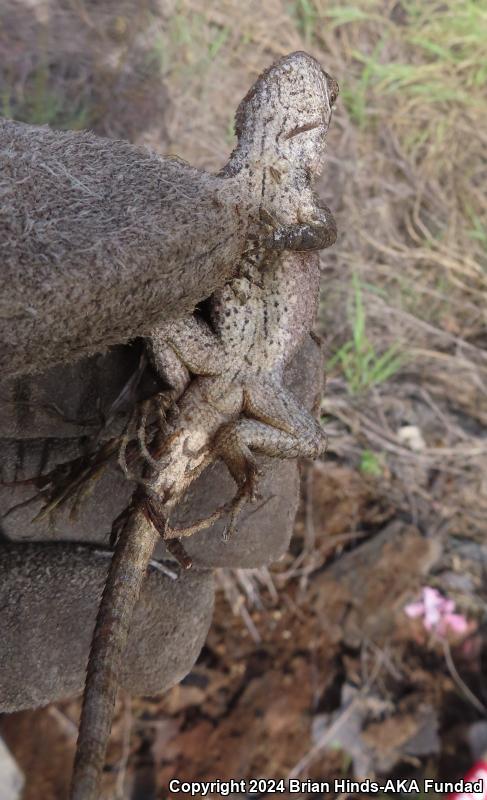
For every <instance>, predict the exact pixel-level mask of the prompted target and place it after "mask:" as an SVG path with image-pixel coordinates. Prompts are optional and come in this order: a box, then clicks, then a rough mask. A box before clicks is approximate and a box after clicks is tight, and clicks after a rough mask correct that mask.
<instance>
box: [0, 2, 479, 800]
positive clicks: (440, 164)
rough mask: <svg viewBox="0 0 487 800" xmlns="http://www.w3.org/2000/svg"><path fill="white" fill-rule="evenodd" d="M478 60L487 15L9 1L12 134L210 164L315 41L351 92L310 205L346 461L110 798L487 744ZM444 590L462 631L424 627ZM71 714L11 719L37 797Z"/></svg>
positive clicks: (334, 418)
mask: <svg viewBox="0 0 487 800" xmlns="http://www.w3.org/2000/svg"><path fill="white" fill-rule="evenodd" d="M208 5H210V8H208ZM486 43H487V11H486V9H485V6H482V4H481V3H477V2H475V0H469V2H460V1H459V0H446V2H444V3H442V4H441V5H440V4H437V3H434V2H431V3H427V4H422V3H420V2H419V0H417V2H415V1H414V0H403V1H402V2H392V1H390V2H389V1H388V0H380V1H379V0H377V1H376V0H357V2H355V3H353V4H350V5H348V4H347V5H344V4H338V3H336V4H333V3H327V2H324V0H297V2H281V0H269V2H266V3H265V4H262V3H258V2H254V0H250V2H248V3H245V4H243V3H241V2H237V0H217V1H216V2H214V3H211V4H207V3H203V2H200V0H181V1H180V2H176V1H175V2H168V1H166V0H141V2H138V3H135V2H134V1H133V0H117V2H115V0H108V1H107V2H104V3H98V2H95V0H71V2H69V0H56V2H54V0H23V1H22V2H21V1H20V0H17V2H14V0H7V2H3V3H2V6H1V8H0V52H2V56H3V57H2V59H1V60H2V66H1V68H0V70H1V71H0V81H1V84H0V102H1V103H2V106H1V112H2V113H3V114H4V115H7V116H12V117H14V118H16V119H21V120H25V121H29V122H34V123H44V122H47V123H49V124H51V125H53V126H55V127H56V126H57V127H67V128H71V127H72V128H84V127H89V128H91V129H92V130H95V131H96V132H97V133H100V134H102V135H106V136H121V137H124V138H127V139H129V140H131V141H134V142H139V143H140V142H142V143H145V144H147V145H149V146H150V147H152V148H154V149H156V150H158V151H160V152H163V153H177V154H178V155H179V156H181V157H182V158H184V159H186V160H188V161H189V162H191V163H193V164H195V165H196V166H200V167H204V168H206V169H208V170H215V169H217V168H218V167H220V166H221V165H222V164H223V163H224V162H225V160H226V157H227V154H228V153H229V151H230V150H231V148H232V144H233V141H234V138H233V127H232V126H233V122H232V117H233V110H234V108H235V105H236V99H237V98H240V97H242V96H243V95H244V94H245V92H246V90H247V89H248V87H249V85H250V84H251V82H252V81H253V80H254V79H255V77H256V76H257V74H258V73H259V72H260V71H261V70H262V69H263V68H265V67H266V66H267V65H268V64H269V63H270V62H271V61H272V60H273V59H274V58H276V57H277V56H279V55H282V54H284V53H286V52H290V51H292V50H297V49H306V50H307V51H309V52H311V53H312V54H313V55H315V56H316V57H317V58H318V59H319V60H320V61H321V63H322V64H323V66H324V67H325V68H326V69H327V71H328V72H330V73H331V74H333V75H334V76H335V77H336V78H337V79H338V81H339V83H340V88H341V94H340V99H339V102H338V105H337V109H336V113H335V115H334V119H333V123H332V128H331V130H330V134H329V148H328V157H327V167H326V170H325V173H324V176H323V178H322V179H321V183H320V186H319V187H318V190H319V193H320V195H321V196H322V197H323V199H324V200H325V202H326V203H327V204H328V205H329V206H330V208H331V209H332V211H333V213H334V215H335V217H336V219H337V224H338V229H339V240H338V242H337V245H336V246H335V247H334V248H332V250H330V251H327V252H326V253H325V254H324V255H323V259H322V302H321V308H320V319H319V321H318V324H317V332H318V333H319V334H320V335H321V336H322V337H323V338H324V342H325V352H326V360H327V387H326V391H325V397H324V400H323V406H322V416H323V424H324V427H325V429H326V431H327V432H328V435H329V450H328V454H327V456H326V458H325V459H324V460H323V461H322V462H319V463H316V464H313V465H310V464H304V465H303V466H302V476H303V489H302V504H301V509H300V512H299V515H298V519H297V522H296V534H295V537H294V540H293V544H292V548H291V552H290V553H289V554H288V555H287V556H286V557H285V558H284V559H283V560H282V561H281V562H280V563H278V564H277V565H275V566H274V567H272V569H270V570H253V571H233V572H231V571H222V572H220V573H219V574H218V581H219V587H220V591H219V594H218V601H217V607H216V612H215V617H214V623H213V626H212V629H211V631H210V635H209V638H208V641H207V644H206V646H205V648H204V649H203V652H202V654H201V656H200V659H199V661H198V663H197V665H196V666H195V668H194V670H193V671H192V672H191V674H190V675H189V676H188V677H187V678H186V679H185V680H184V681H183V683H182V684H181V685H180V686H178V687H175V688H174V689H173V690H171V691H170V692H169V693H168V694H167V695H166V696H164V697H163V698H157V699H132V700H130V698H128V697H127V696H121V697H120V698H119V702H118V710H117V719H116V724H115V726H114V731H113V737H112V744H111V749H110V752H109V759H108V766H107V770H106V774H105V787H104V788H105V792H106V797H107V798H108V797H114V798H115V797H117V798H122V797H127V798H128V797H130V798H132V800H136V799H140V800H142V798H143V799H144V800H152V798H154V799H155V798H165V797H169V796H171V795H170V794H168V793H167V790H166V787H167V784H168V781H169V780H170V779H171V778H172V777H175V776H177V777H179V778H181V779H184V780H211V779H213V780H216V779H221V780H225V779H228V778H232V777H233V778H251V777H270V778H276V779H279V778H287V777H299V778H302V779H305V778H315V779H322V780H323V779H326V780H333V779H334V778H364V777H367V776H369V777H370V776H373V775H375V776H379V777H381V778H385V777H408V778H413V777H415V778H417V779H420V778H423V777H437V778H440V779H442V780H449V779H455V778H459V777H461V776H462V775H463V774H465V772H466V770H467V769H468V768H469V766H471V765H472V764H473V763H474V760H475V758H476V757H478V756H479V755H480V754H481V753H482V752H483V751H486V752H487V731H486V729H487V679H486V664H487V636H486V632H487V581H486V574H487V545H486V539H485V529H486V519H487V480H486V474H487V472H486V465H487V435H486V422H487V399H486V397H487V391H486V383H487V352H486V345H487V329H486V309H487V303H486V294H487V292H486V287H487V229H486V227H485V218H486V216H485V212H486V210H487V208H486V206H487V202H486V195H485V179H486V172H485V149H484V148H485V145H486V142H487V139H486V133H485V131H486V130H487V124H486V123H487V104H486V103H485V85H486V82H487V68H486V66H485V65H486V63H487V59H486V56H487V52H486V50H487V44H486ZM425 587H430V588H429V590H428V589H427V591H430V595H429V596H430V597H431V596H432V595H431V590H438V591H439V592H440V594H441V595H442V596H443V597H444V598H448V599H450V600H451V601H452V605H453V603H454V604H455V608H454V609H453V610H452V609H450V612H451V613H454V614H457V616H458V617H460V618H461V624H460V623H459V625H458V626H457V627H456V628H455V626H454V624H453V622H452V623H451V625H450V626H449V625H448V621H447V622H446V623H445V625H444V627H443V628H441V626H439V625H436V624H433V625H432V626H431V625H430V629H429V630H428V628H427V626H426V624H425V622H427V620H426V618H425V617H424V615H423V616H421V614H420V611H418V614H419V615H418V616H416V617H412V616H409V615H408V613H407V612H406V610H405V607H406V606H407V605H408V604H409V603H411V602H413V601H416V602H417V601H419V600H420V598H421V597H422V598H423V600H425V597H426V595H425V594H424V588H425ZM417 610H418V609H417ZM411 613H412V612H411ZM445 613H446V612H445ZM457 622H458V619H457ZM462 626H463V627H462ZM460 628H461V630H460ZM78 713H79V706H78V703H77V702H71V703H64V704H62V705H59V706H52V707H50V708H48V709H44V710H41V711H38V712H35V713H27V712H26V713H22V714H17V715H12V716H11V717H9V718H4V719H3V720H2V733H3V735H4V736H5V738H6V741H7V742H8V744H9V746H10V747H11V749H12V751H13V753H14V754H15V756H16V757H17V759H18V761H19V764H20V766H21V767H22V769H23V770H24V772H25V774H26V777H27V786H26V789H25V792H24V798H25V800H37V798H39V797H42V798H43V800H50V799H51V798H52V799H53V800H54V798H61V797H63V796H64V793H65V791H66V786H67V782H68V779H69V773H70V767H71V756H72V753H73V752H74V744H75V737H76V727H75V725H76V721H77V714H78ZM238 796H241V795H238ZM262 796H265V793H264V794H263V795H262ZM293 796H302V797H311V796H315V795H313V793H312V792H306V791H305V792H303V793H302V794H300V795H293ZM342 796H349V795H348V794H347V793H344V794H343V795H342ZM354 796H356V795H354ZM430 796H431V795H430Z"/></svg>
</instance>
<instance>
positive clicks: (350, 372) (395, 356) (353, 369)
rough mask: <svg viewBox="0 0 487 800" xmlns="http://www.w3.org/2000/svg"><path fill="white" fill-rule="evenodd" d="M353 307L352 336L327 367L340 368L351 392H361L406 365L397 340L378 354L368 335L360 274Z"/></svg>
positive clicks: (355, 282)
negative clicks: (337, 366)
mask: <svg viewBox="0 0 487 800" xmlns="http://www.w3.org/2000/svg"><path fill="white" fill-rule="evenodd" d="M352 286H353V308H352V334H353V336H352V338H351V339H349V340H348V341H347V342H345V344H344V345H342V347H340V349H339V350H338V352H337V353H335V355H334V356H333V358H332V359H331V360H330V361H329V362H328V365H327V366H328V369H331V368H332V367H334V366H336V365H337V364H338V365H339V366H340V367H341V369H342V372H343V374H344V376H345V378H346V381H347V387H348V391H349V392H350V394H352V395H356V394H361V393H362V392H365V391H367V390H368V389H370V388H371V386H377V385H378V384H380V383H384V381H386V380H388V379H389V378H391V377H392V376H393V375H394V374H395V373H396V372H397V371H398V370H399V369H400V368H401V367H402V366H403V364H404V354H403V353H401V352H400V346H399V344H398V343H395V344H393V345H391V347H389V348H388V349H387V350H385V351H384V352H383V353H380V354H379V353H377V351H376V349H375V347H374V345H373V344H372V343H371V342H370V340H369V339H368V337H367V334H366V314H365V308H364V304H363V298H362V287H361V285H360V280H359V277H358V275H357V274H356V273H355V272H354V273H353V275H352Z"/></svg>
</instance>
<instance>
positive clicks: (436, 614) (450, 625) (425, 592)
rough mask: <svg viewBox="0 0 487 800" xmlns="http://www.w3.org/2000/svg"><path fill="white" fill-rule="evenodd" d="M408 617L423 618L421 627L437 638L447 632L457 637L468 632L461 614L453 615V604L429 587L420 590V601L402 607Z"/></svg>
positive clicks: (466, 622) (465, 620) (466, 624)
mask: <svg viewBox="0 0 487 800" xmlns="http://www.w3.org/2000/svg"><path fill="white" fill-rule="evenodd" d="M404 611H405V613H406V614H407V615H408V617H411V618H413V619H414V618H416V617H422V618H423V625H424V627H425V628H426V630H427V631H432V632H433V633H436V635H437V636H440V637H445V636H446V635H447V634H448V632H449V631H451V632H452V633H456V634H457V635H461V634H464V633H466V632H467V631H468V627H469V626H468V621H467V619H466V618H465V617H464V616H463V614H455V613H454V612H455V603H454V601H453V600H450V599H449V598H447V597H443V595H442V594H440V593H439V591H438V590H437V589H433V588H432V587H431V586H423V588H422V590H421V600H419V601H418V602H417V603H409V604H408V605H407V606H405V607H404Z"/></svg>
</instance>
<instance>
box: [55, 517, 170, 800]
mask: <svg viewBox="0 0 487 800" xmlns="http://www.w3.org/2000/svg"><path fill="white" fill-rule="evenodd" d="M158 537H159V534H158V532H157V531H156V530H155V528H154V527H153V525H151V524H150V522H149V521H148V520H147V519H146V518H145V516H144V514H143V513H142V511H141V510H140V509H139V508H135V509H134V510H133V512H132V513H131V514H130V516H129V518H128V520H127V522H126V524H125V526H124V528H123V530H122V532H121V534H120V537H119V540H118V543H117V547H116V549H115V552H114V555H113V558H112V561H111V565H110V569H109V572H108V577H107V581H106V584H105V589H104V592H103V596H102V600H101V603H100V608H99V610H98V616H97V620H96V625H95V630H94V634H93V640H92V645H91V651H90V658H89V661H88V669H87V675H86V685H85V692H84V697H83V708H82V711H81V720H80V726H79V734H78V744H77V750H76V756H75V762H74V770H73V778H72V783H71V793H70V800H99V797H100V782H101V775H102V771H103V765H104V761H105V753H106V748H107V743H108V737H109V735H110V729H111V725H112V718H113V709H114V706H115V699H116V695H117V689H118V676H119V672H120V664H121V658H122V654H123V651H124V650H125V646H126V644H127V639H128V635H129V629H130V622H131V619H132V613H133V610H134V607H135V605H136V603H137V600H138V597H139V594H140V589H141V586H142V581H143V579H144V576H145V573H146V570H147V566H148V563H149V559H150V557H151V555H152V551H153V549H154V546H155V544H156V541H157V539H158Z"/></svg>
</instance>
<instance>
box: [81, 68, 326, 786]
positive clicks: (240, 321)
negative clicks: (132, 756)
mask: <svg viewBox="0 0 487 800" xmlns="http://www.w3.org/2000/svg"><path fill="white" fill-rule="evenodd" d="M273 70H274V71H273ZM283 73H284V79H283V80H284V83H283V91H284V89H285V90H286V91H285V92H284V94H285V96H286V97H287V100H288V101H289V100H290V97H291V98H292V99H291V101H290V103H285V104H284V107H283V108H281V107H280V106H279V102H280V100H281V99H282V98H281V96H280V95H282V94H283V92H281V93H280V91H279V89H280V86H281V84H280V81H281V79H282V74H283ZM286 81H287V83H286ZM293 86H294V87H295V91H294V94H293V93H292V92H291V90H290V87H293ZM281 88H282V87H281ZM299 88H301V89H302V92H300V91H299ZM336 93H337V86H336V82H335V81H334V80H333V79H331V78H329V76H326V74H325V73H324V72H323V71H322V70H321V68H320V67H319V65H318V64H317V62H316V61H315V60H314V59H312V58H310V57H309V56H306V55H305V54H302V53H296V54H292V55H291V56H288V57H287V59H286V58H285V59H282V60H281V61H280V62H278V64H277V65H276V66H275V67H274V68H271V69H270V70H269V71H267V72H266V73H264V75H263V76H262V77H261V79H259V81H258V82H257V83H256V85H255V87H254V89H253V90H252V91H251V92H250V93H249V95H247V97H246V98H245V99H244V101H243V103H242V104H241V106H240V108H239V112H238V113H237V129H238V132H239V135H242V131H244V132H246V141H248V142H251V143H252V147H251V148H250V151H249V152H250V153H251V155H252V158H255V154H256V142H261V148H260V149H261V152H260V159H261V161H262V162H264V164H267V166H266V167H265V168H264V169H263V170H262V164H261V165H260V168H259V176H260V177H259V183H258V185H257V184H255V182H253V175H254V174H255V171H254V170H253V166H252V163H251V161H252V158H250V160H249V161H245V158H244V156H245V153H243V152H242V148H241V147H240V148H239V149H238V150H237V151H236V153H237V155H236V156H235V159H234V160H233V161H232V159H231V161H230V165H229V167H228V168H227V173H226V174H227V176H228V178H229V179H231V177H232V175H235V174H240V175H241V174H242V171H244V172H245V171H247V173H248V175H247V178H246V180H248V183H249V186H251V187H253V188H252V192H253V193H254V194H255V193H256V192H259V193H260V198H261V202H260V207H261V208H260V213H261V221H262V222H263V223H264V224H265V225H266V226H267V230H266V231H264V233H262V234H260V235H258V236H257V238H256V241H255V247H254V250H253V252H252V253H250V252H249V253H248V254H247V256H246V258H245V259H244V260H243V261H242V264H241V268H240V271H239V277H237V278H235V279H234V280H232V281H231V282H230V283H228V284H227V285H226V286H224V288H223V289H222V290H220V291H217V292H215V294H214V295H213V296H212V300H211V303H210V324H209V325H208V324H206V323H205V322H204V321H203V320H201V319H198V318H196V317H191V318H190V319H189V320H186V321H184V322H175V323H170V324H168V325H165V326H161V327H159V328H158V329H157V330H155V331H153V334H152V337H151V347H152V351H153V356H154V360H155V363H156V366H157V365H158V364H159V366H167V364H168V360H170V358H171V357H170V356H168V354H170V353H172V354H173V356H174V353H176V354H177V356H178V359H179V362H178V363H179V364H182V365H184V366H185V367H186V368H187V369H188V370H189V371H190V372H191V373H193V374H194V375H195V376H196V377H194V378H193V380H191V382H190V383H189V385H188V387H187V388H186V390H185V391H184V394H183V395H182V398H181V400H180V402H179V404H178V415H177V416H176V417H175V418H173V419H172V420H171V421H170V423H169V432H168V436H167V438H166V439H165V441H164V444H163V446H162V448H161V449H160V452H159V453H158V457H159V459H158V462H153V463H152V469H151V472H150V473H149V475H148V476H147V479H146V480H145V481H144V486H143V487H142V488H139V490H138V491H137V492H136V494H135V497H134V500H133V504H132V507H131V508H130V509H129V512H128V517H127V520H126V522H125V525H124V527H123V529H122V532H121V534H120V536H119V540H118V543H117V548H116V552H115V556H114V558H113V561H112V565H111V568H110V572H109V576H108V579H107V584H106V587H105V592H104V595H103V599H102V602H101V605H100V610H99V614H98V619H97V624H96V628H95V633H94V637H93V643H92V649H91V654H90V660H89V665H88V675H87V683H86V689H85V695H84V703H83V711H82V716H81V722H80V733H79V739H78V751H77V756H76V760H75V768H74V776H73V783H72V790H71V798H72V800H96V798H98V796H99V782H100V775H101V771H102V768H103V761H104V757H105V751H106V744H107V740H108V736H109V732H110V726H111V718H112V714H113V705H114V701H115V695H116V689H117V675H118V672H119V666H120V659H121V656H122V653H123V650H124V648H125V645H126V641H127V637H128V631H129V626H130V619H131V615H132V610H133V607H134V605H135V602H136V600H137V597H138V594H139V592H140V587H141V584H142V581H143V578H144V574H145V571H146V568H147V562H148V560H149V558H150V556H151V554H152V550H153V547H154V545H155V543H156V541H157V539H158V536H159V532H160V533H162V534H163V535H164V536H165V538H178V537H180V536H182V535H184V534H187V533H193V532H194V531H195V530H197V529H199V528H201V527H204V526H206V525H207V524H209V522H211V521H212V519H213V517H212V518H210V519H209V520H203V521H201V522H200V523H197V524H196V525H195V526H192V528H191V529H188V530H187V531H179V530H177V529H171V528H170V527H169V525H168V517H169V514H170V512H171V510H172V509H173V508H174V507H175V505H176V504H177V503H178V502H179V501H180V499H181V498H182V496H183V494H184V492H185V491H186V489H187V487H188V486H189V485H190V484H191V483H192V481H194V480H195V478H196V477H197V475H199V474H200V473H201V471H202V470H203V469H204V468H205V467H206V466H207V464H208V463H210V461H211V460H214V459H217V458H222V459H223V460H224V461H225V463H226V464H227V466H228V468H229V470H230V472H231V474H232V475H233V477H234V478H235V480H236V482H237V485H238V486H239V495H238V502H237V504H236V507H235V509H234V514H233V517H234V519H235V517H236V513H237V512H238V510H239V508H240V506H241V501H243V500H244V499H245V498H247V497H249V496H250V497H251V496H252V495H253V493H254V489H255V478H256V464H255V461H254V456H253V453H262V454H265V455H269V456H274V457H277V458H296V457H298V456H300V455H303V456H309V457H317V456H318V455H319V454H320V453H322V452H323V451H324V449H325V443H326V440H325V437H324V434H323V432H322V430H321V428H320V426H319V425H318V423H317V422H316V420H315V419H314V418H313V417H312V416H311V415H310V414H309V413H308V412H307V411H305V410H304V409H302V408H301V407H300V405H299V403H297V401H296V400H295V399H294V398H293V397H292V395H291V394H290V393H289V392H287V391H286V390H285V389H284V388H283V386H282V383H281V378H282V373H283V369H284V367H285V365H286V364H287V362H288V361H289V359H290V358H291V357H292V355H293V354H294V353H295V351H296V349H297V348H298V347H299V346H300V344H301V343H302V341H303V338H304V337H305V336H306V335H307V334H308V332H309V330H310V328H311V326H312V323H313V320H314V317H315V313H316V306H317V301H318V288H319V262H318V256H317V254H316V253H315V252H313V251H314V250H317V249H321V248H323V247H327V246H329V245H331V244H333V242H334V241H335V238H336V229H335V223H334V220H333V218H332V216H331V214H330V212H329V211H328V209H326V208H323V207H320V206H319V205H318V204H317V203H316V201H315V199H314V196H313V194H312V192H311V188H310V186H309V183H310V180H311V178H312V177H314V176H315V175H316V174H317V173H318V172H319V171H320V169H321V165H322V161H323V148H324V143H325V135H326V131H327V129H328V125H329V121H330V116H331V107H332V105H333V102H334V99H335V97H336ZM293 104H294V105H293ZM276 109H277V111H276ZM271 110H274V112H275V113H274V116H272V115H270V114H269V111H271ZM291 111H292V113H291ZM277 112H280V113H277ZM289 123H290V125H289ZM252 126H253V127H252ZM234 155H235V154H234ZM262 175H264V178H262ZM284 176H287V178H289V180H290V181H291V183H292V184H293V187H294V189H296V187H299V186H300V187H301V188H300V191H299V192H298V193H296V192H294V200H293V203H294V204H293V203H291V202H289V200H288V195H287V193H286V180H285V179H284ZM290 176H291V177H290ZM287 178H286V179H287ZM291 178H292V180H291ZM266 187H267V188H266ZM290 194H293V193H292V192H291V193H290ZM296 197H297V198H298V200H299V202H296ZM301 201H302V202H301ZM283 251H289V252H283ZM176 372H177V383H178V385H179V386H180V389H182V388H183V386H184V384H185V373H184V370H183V372H182V373H181V370H180V369H179V368H177V369H176ZM217 513H221V510H219V511H218V512H217ZM234 519H233V521H232V522H234Z"/></svg>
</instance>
